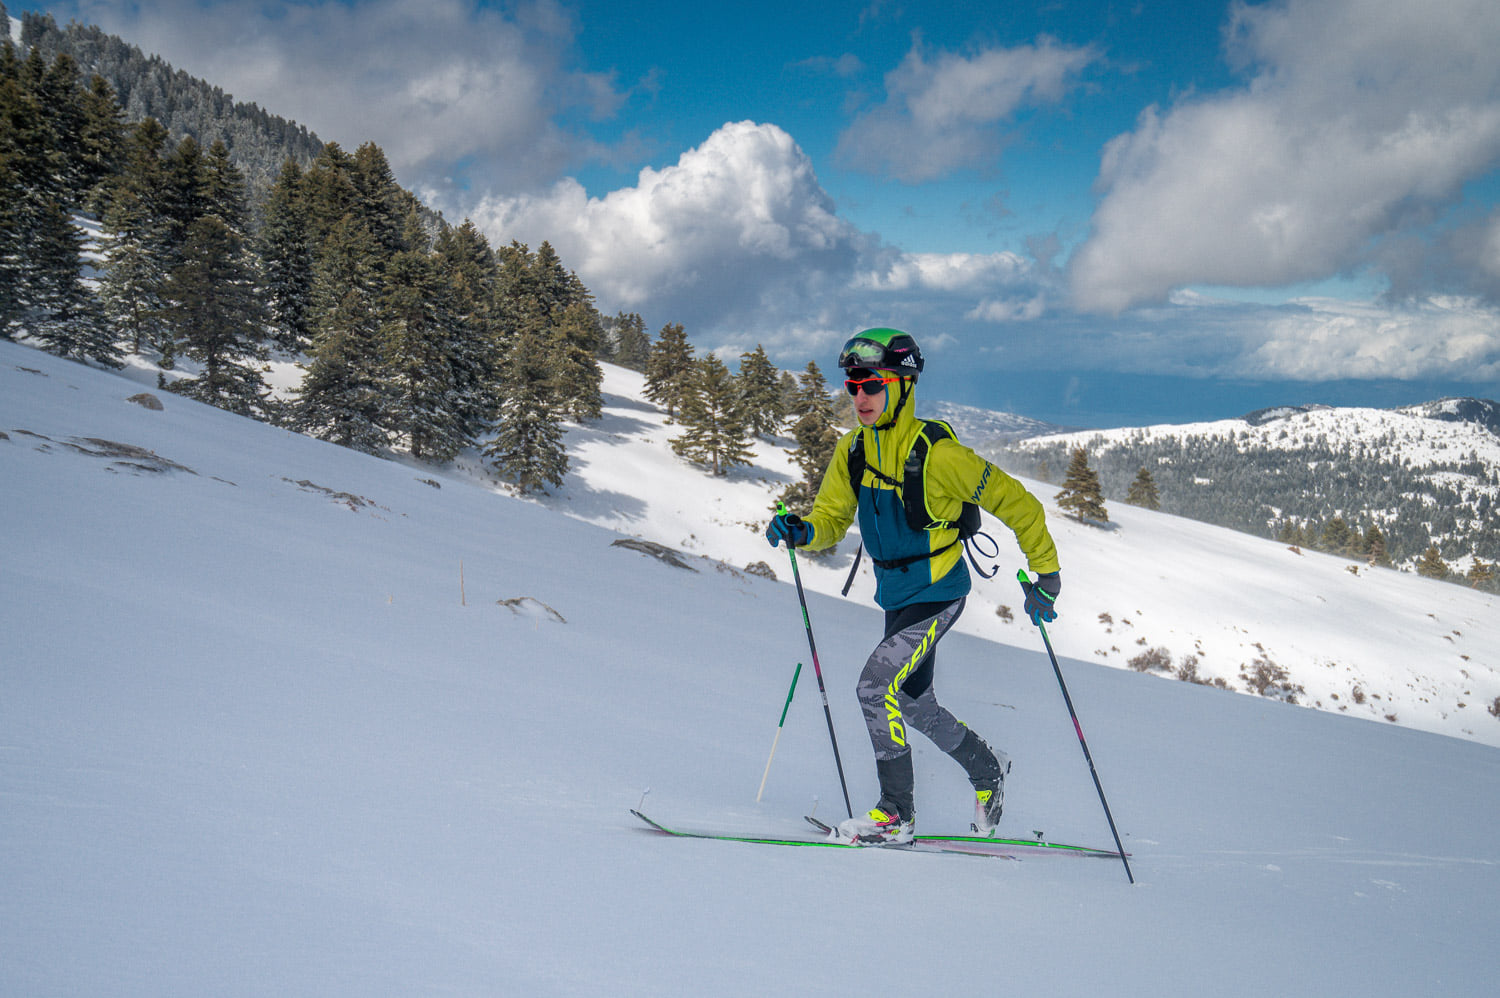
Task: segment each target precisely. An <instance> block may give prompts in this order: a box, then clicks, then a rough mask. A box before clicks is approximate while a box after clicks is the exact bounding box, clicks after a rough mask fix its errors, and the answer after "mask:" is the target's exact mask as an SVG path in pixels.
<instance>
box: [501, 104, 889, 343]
mask: <svg viewBox="0 0 1500 998" xmlns="http://www.w3.org/2000/svg"><path fill="white" fill-rule="evenodd" d="M474 220H475V222H476V224H479V225H480V226H481V227H482V228H484V230H485V231H486V232H488V233H489V234H490V235H491V238H492V239H498V240H499V241H501V242H509V241H510V240H511V239H518V240H520V241H522V242H525V243H528V244H530V245H532V246H535V245H537V244H538V243H540V242H541V241H542V240H543V239H546V240H548V241H550V242H551V243H552V245H553V246H554V247H555V248H556V249H557V251H558V253H559V254H560V255H561V256H562V258H563V260H564V262H565V263H566V264H567V265H568V266H569V267H571V268H572V269H574V270H575V271H577V273H578V274H579V276H580V277H581V278H582V279H583V280H584V283H585V284H587V285H588V286H589V287H590V288H591V289H592V290H593V291H594V292H595V294H596V295H597V296H598V298H599V301H600V304H601V306H604V307H606V308H611V309H616V308H618V309H626V310H637V309H643V308H644V307H645V306H647V305H649V306H650V307H651V309H652V310H653V311H655V312H657V313H661V314H664V315H665V316H666V317H667V318H668V319H669V320H670V321H682V322H685V323H701V324H708V325H713V326H716V327H721V328H722V327H725V326H728V325H733V324H734V323H742V324H743V323H757V324H758V323H759V322H760V321H761V320H760V319H758V316H762V315H770V316H777V317H779V318H786V319H790V318H791V315H793V314H795V315H798V316H802V317H805V316H806V315H807V314H808V311H809V305H810V304H811V303H813V302H815V300H816V296H817V295H818V294H819V293H821V292H825V291H828V292H836V291H837V290H838V289H840V288H842V287H843V286H845V285H847V284H848V282H849V280H850V277H851V275H852V274H853V273H854V267H855V262H856V260H857V259H858V257H859V254H860V253H861V244H862V243H863V242H864V241H865V237H864V236H862V235H861V233H859V232H858V230H856V229H855V228H854V227H853V226H852V225H850V224H849V223H848V222H846V221H844V220H842V219H840V218H839V217H838V215H837V213H836V212H835V210H834V205H833V200H832V198H830V197H829V195H828V193H827V192H826V191H824V190H823V188H822V186H821V185H820V184H819V183H818V179H817V177H816V175H815V173H814V171H813V167H812V163H811V162H810V161H809V160H808V158H807V156H806V154H805V153H804V152H803V151H802V150H801V149H800V148H799V147H798V146H797V144H796V143H795V142H793V141H792V138H791V136H790V135H788V134H787V133H786V132H785V131H783V130H782V129H780V128H778V127H776V126H775V125H764V124H756V123H754V122H748V121H742V122H736V123H732V124H727V125H724V126H723V127H721V128H720V129H718V130H717V131H715V132H714V133H713V134H712V135H711V136H709V138H708V139H707V140H706V141H704V142H703V144H702V145H700V146H698V147H696V148H694V149H689V150H688V151H687V152H685V153H683V154H682V156H681V157H680V158H679V160H678V161H677V163H676V164H674V165H672V166H668V167H665V168H663V169H660V170H656V169H652V168H649V167H648V168H646V169H643V170H642V171H641V172H640V175H639V177H638V178H637V182H636V184H635V186H633V187H627V188H621V189H619V190H615V191H611V192H610V193H608V194H606V195H604V196H603V197H590V196H589V195H588V194H587V192H586V191H585V190H584V189H583V187H582V186H581V185H580V184H578V182H577V181H575V180H572V179H567V180H563V181H561V182H559V183H558V184H556V185H555V186H553V187H552V188H551V190H549V191H548V192H546V193H544V194H539V195H523V196H518V197H490V198H486V199H485V200H484V201H483V202H481V203H480V205H479V207H478V208H477V209H476V211H475V214H474Z"/></svg>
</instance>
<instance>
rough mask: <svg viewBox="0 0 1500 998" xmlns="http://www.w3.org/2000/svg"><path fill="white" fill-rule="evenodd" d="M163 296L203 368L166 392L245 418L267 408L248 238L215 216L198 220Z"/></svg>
mask: <svg viewBox="0 0 1500 998" xmlns="http://www.w3.org/2000/svg"><path fill="white" fill-rule="evenodd" d="M165 293H166V297H167V298H168V299H169V300H170V301H171V303H172V304H171V305H170V306H168V307H167V309H166V312H165V314H166V317H167V321H168V325H169V326H170V327H171V328H172V329H174V330H175V339H176V340H177V342H179V343H181V344H183V346H184V347H185V348H186V350H187V353H188V356H190V357H192V358H193V359H194V360H196V361H199V362H200V363H202V365H203V373H202V374H201V375H199V376H197V377H193V378H184V379H181V380H178V381H174V382H172V383H171V384H170V385H169V386H168V387H169V388H170V389H171V390H172V391H174V392H177V393H178V394H181V395H186V396H188V397H190V398H195V399H198V400H199V401H200V402H207V403H208V404H210V405H215V406H218V407H219V408H221V409H227V410H229V411H230V412H237V413H240V414H241V415H253V414H255V413H256V412H258V411H260V410H262V409H263V408H264V403H265V395H266V388H265V383H264V382H263V381H262V379H261V375H260V367H259V365H258V364H257V363H256V361H257V360H258V359H259V357H258V354H257V347H258V344H259V342H260V332H261V322H262V320H263V317H264V313H263V312H262V310H261V305H260V302H259V300H258V299H257V297H256V285H255V282H254V275H253V273H252V272H251V269H250V266H249V262H248V257H247V254H246V252H245V246H244V238H243V237H242V236H241V235H240V234H239V233H237V232H235V231H234V229H233V228H232V227H231V226H230V225H229V224H228V223H227V222H226V221H225V220H224V219H223V218H221V217H220V216H219V215H218V214H217V213H213V214H208V215H205V216H203V217H202V218H200V219H198V220H197V221H196V222H194V223H193V225H192V227H191V228H190V229H189V230H188V237H187V242H186V243H185V244H184V246H183V250H182V262H181V263H179V264H178V266H177V268H176V269H175V270H174V271H173V272H172V275H171V277H169V278H168V280H167V283H166V287H165Z"/></svg>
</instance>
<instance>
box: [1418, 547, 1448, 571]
mask: <svg viewBox="0 0 1500 998" xmlns="http://www.w3.org/2000/svg"><path fill="white" fill-rule="evenodd" d="M1417 574H1418V575H1422V576H1426V577H1427V578H1429V579H1446V578H1447V577H1448V574H1449V570H1448V563H1447V562H1445V561H1443V554H1442V552H1441V551H1439V550H1438V548H1437V545H1436V544H1433V545H1431V546H1429V547H1428V548H1427V550H1426V551H1424V552H1422V560H1421V561H1419V562H1417Z"/></svg>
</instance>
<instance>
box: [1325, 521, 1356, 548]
mask: <svg viewBox="0 0 1500 998" xmlns="http://www.w3.org/2000/svg"><path fill="white" fill-rule="evenodd" d="M1358 536H1359V534H1358V533H1357V532H1356V531H1354V530H1352V529H1351V528H1350V527H1349V524H1348V523H1347V522H1345V520H1344V518H1343V517H1342V516H1335V517H1333V518H1332V519H1330V520H1329V521H1328V522H1327V523H1325V524H1323V533H1322V534H1321V535H1320V536H1319V537H1318V548H1319V550H1322V551H1327V552H1329V553H1330V554H1348V553H1349V550H1350V546H1351V545H1352V544H1353V543H1354V539H1355V538H1356V537H1358Z"/></svg>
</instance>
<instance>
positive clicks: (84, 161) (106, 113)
mask: <svg viewBox="0 0 1500 998" xmlns="http://www.w3.org/2000/svg"><path fill="white" fill-rule="evenodd" d="M80 108H81V112H82V120H81V122H80V127H81V128H82V132H81V134H80V135H79V139H78V149H79V155H80V157H81V163H80V172H81V176H80V184H81V186H82V189H83V190H84V192H85V194H84V199H83V205H84V208H85V209H86V210H88V211H90V212H93V213H94V214H102V212H103V210H104V204H105V198H106V196H107V191H106V187H107V185H108V182H109V180H110V178H111V177H113V176H114V175H115V174H116V173H118V172H119V170H120V168H121V165H122V164H123V161H124V157H125V152H126V135H127V133H128V131H129V130H128V128H127V127H126V124H125V111H124V109H123V108H121V107H120V101H119V98H118V97H117V96H116V95H115V91H114V88H113V87H111V86H110V85H109V81H108V80H106V79H105V78H104V77H102V76H100V75H98V74H97V73H96V74H94V76H93V77H92V78H91V79H90V80H89V88H88V90H86V91H84V93H83V96H82V98H81V102H80Z"/></svg>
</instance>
